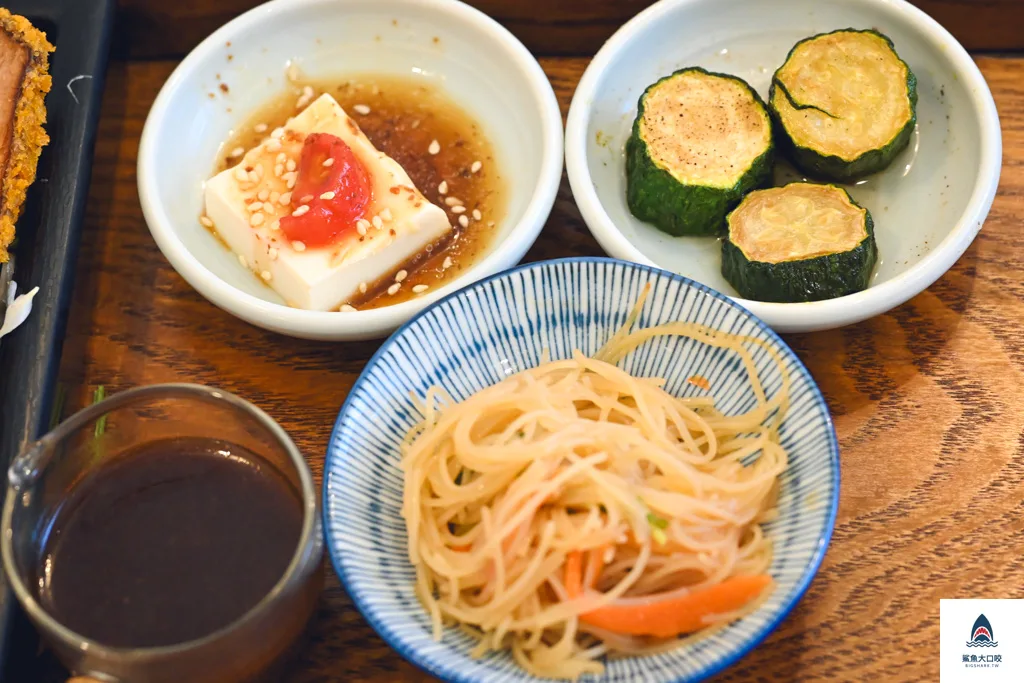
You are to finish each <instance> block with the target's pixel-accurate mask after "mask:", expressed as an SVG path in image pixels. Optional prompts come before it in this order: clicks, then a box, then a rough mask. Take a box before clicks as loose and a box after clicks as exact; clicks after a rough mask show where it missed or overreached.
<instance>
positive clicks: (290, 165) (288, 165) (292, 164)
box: [284, 159, 295, 172]
mask: <svg viewBox="0 0 1024 683" xmlns="http://www.w3.org/2000/svg"><path fill="white" fill-rule="evenodd" d="M284 167H285V168H287V169H288V171H289V172H290V171H294V170H295V159H289V160H288V161H286V162H285V163H284Z"/></svg>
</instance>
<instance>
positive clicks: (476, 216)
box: [473, 209, 484, 221]
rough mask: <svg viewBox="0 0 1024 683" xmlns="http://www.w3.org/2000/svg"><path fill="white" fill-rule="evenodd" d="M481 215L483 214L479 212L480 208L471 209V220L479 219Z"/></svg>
mask: <svg viewBox="0 0 1024 683" xmlns="http://www.w3.org/2000/svg"><path fill="white" fill-rule="evenodd" d="M483 217H484V215H483V214H482V213H480V209H473V220H475V221H478V220H481V219H482V218H483Z"/></svg>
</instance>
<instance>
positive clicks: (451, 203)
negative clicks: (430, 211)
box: [444, 197, 462, 206]
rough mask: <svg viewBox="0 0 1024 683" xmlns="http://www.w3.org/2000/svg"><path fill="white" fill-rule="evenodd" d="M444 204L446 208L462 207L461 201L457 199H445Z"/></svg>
mask: <svg viewBox="0 0 1024 683" xmlns="http://www.w3.org/2000/svg"><path fill="white" fill-rule="evenodd" d="M444 203H445V204H447V205H448V206H462V200H461V199H459V198H458V197H445V198H444Z"/></svg>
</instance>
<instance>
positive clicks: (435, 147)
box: [427, 140, 441, 155]
mask: <svg viewBox="0 0 1024 683" xmlns="http://www.w3.org/2000/svg"><path fill="white" fill-rule="evenodd" d="M440 151H441V143H440V142H438V141H437V140H433V141H432V142H431V143H430V147H427V152H429V153H430V154H432V155H433V154H437V153H438V152H440Z"/></svg>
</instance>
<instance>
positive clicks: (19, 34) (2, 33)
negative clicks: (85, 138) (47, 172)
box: [0, 8, 53, 263]
mask: <svg viewBox="0 0 1024 683" xmlns="http://www.w3.org/2000/svg"><path fill="white" fill-rule="evenodd" d="M51 52H53V45H50V43H49V42H48V41H47V40H46V36H45V35H44V34H43V33H42V32H41V31H39V30H37V29H36V28H35V27H34V26H32V24H31V23H29V21H28V19H25V18H24V17H19V16H17V15H14V14H11V13H10V12H8V11H7V10H6V9H3V8H0V170H2V178H0V263H5V262H6V261H7V260H8V258H9V255H8V253H7V247H8V246H9V245H10V244H11V242H12V241H13V240H14V224H15V223H16V222H17V220H18V216H20V215H21V207H22V204H23V203H24V202H25V193H26V191H27V190H28V186H29V185H31V184H32V181H33V180H35V177H36V163H37V162H38V161H39V152H40V151H41V150H42V148H43V145H45V144H46V143H47V142H49V141H50V139H49V138H48V137H47V135H46V131H44V130H43V124H44V123H45V122H46V109H45V107H44V105H43V98H45V97H46V93H48V92H49V91H50V76H49V74H48V73H47V69H48V67H49V56H50V53H51Z"/></svg>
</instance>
